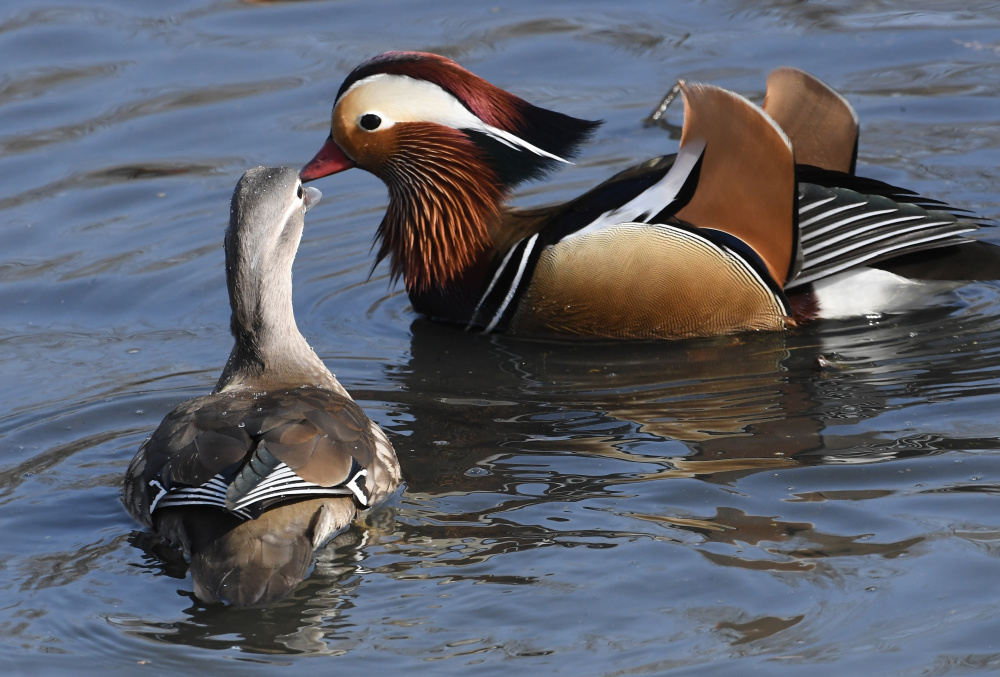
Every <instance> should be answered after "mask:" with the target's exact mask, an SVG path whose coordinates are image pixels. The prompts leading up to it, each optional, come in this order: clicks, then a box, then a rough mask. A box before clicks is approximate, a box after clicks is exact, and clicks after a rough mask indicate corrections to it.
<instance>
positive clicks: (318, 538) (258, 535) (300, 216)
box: [122, 167, 400, 606]
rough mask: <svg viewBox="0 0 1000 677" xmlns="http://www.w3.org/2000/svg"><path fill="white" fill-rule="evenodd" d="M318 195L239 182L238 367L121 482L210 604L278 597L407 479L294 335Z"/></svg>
mask: <svg viewBox="0 0 1000 677" xmlns="http://www.w3.org/2000/svg"><path fill="white" fill-rule="evenodd" d="M319 198H320V192H319V191H318V190H316V189H315V188H303V186H302V182H301V181H300V179H299V177H298V175H297V172H296V171H295V170H294V169H289V168H287V167H281V168H265V167H258V168H256V169H251V170H250V171H248V172H247V173H246V174H244V175H243V178H241V179H240V181H239V184H238V185H237V186H236V191H235V193H234V194H233V201H232V208H231V211H230V222H229V229H228V230H227V231H226V240H225V244H226V281H227V283H228V286H229V302H230V305H231V306H232V321H231V329H232V333H233V337H234V338H235V339H236V341H235V344H234V345H233V350H232V352H231V353H230V355H229V361H228V362H227V363H226V366H225V369H224V370H223V372H222V376H221V377H220V378H219V382H218V384H217V385H216V387H215V391H214V392H213V393H212V394H211V395H204V396H202V397H197V398H195V399H193V400H189V401H187V402H184V403H183V404H181V405H180V406H178V407H177V408H176V409H174V410H173V411H172V412H170V413H169V414H167V416H166V418H164V419H163V422H162V423H161V424H160V427H159V428H157V429H156V432H154V433H153V435H152V437H150V438H149V439H147V440H146V442H145V443H143V445H142V446H141V447H140V448H139V451H138V453H137V454H136V455H135V458H134V459H133V461H132V463H131V464H130V465H129V468H128V472H127V473H126V476H125V485H124V492H123V499H122V500H123V502H124V503H125V507H126V508H127V509H128V511H129V512H130V513H131V514H132V516H133V517H135V519H137V520H138V521H140V522H142V523H143V524H144V525H146V526H147V527H153V528H155V529H156V530H157V531H158V532H159V533H160V535H161V536H163V537H164V538H166V539H167V540H169V541H171V542H173V543H175V544H178V545H180V546H182V547H183V549H184V551H185V554H187V555H188V556H189V557H190V558H191V573H192V578H193V579H194V585H195V593H196V594H197V595H198V597H199V598H201V599H202V600H204V601H222V602H227V603H231V604H235V605H240V606H242V605H247V604H257V603H268V602H273V601H276V600H278V599H281V598H282V597H284V596H285V595H287V594H288V593H289V592H291V590H292V589H294V587H295V586H296V585H298V583H299V582H301V581H302V580H303V579H304V578H305V575H306V572H307V570H308V568H309V565H310V564H311V562H312V554H313V550H315V549H316V548H318V547H319V546H321V545H322V544H323V543H325V542H326V541H327V540H328V539H330V538H332V537H333V536H334V535H336V534H337V533H338V532H340V531H342V530H343V529H345V528H346V527H347V526H348V525H350V523H351V522H352V521H353V520H354V518H355V517H356V516H357V515H358V513H359V511H361V510H364V509H367V508H370V507H371V506H373V505H375V504H377V503H379V502H380V501H382V500H383V499H385V498H386V497H387V496H388V494H390V493H391V492H392V491H393V490H394V489H395V488H396V487H397V486H398V485H399V482H400V472H399V465H398V463H397V461H396V455H395V453H394V452H393V449H392V446H391V445H390V444H389V441H388V440H387V439H386V436H385V433H383V432H382V430H381V429H380V428H379V427H378V426H377V425H376V424H375V423H373V422H372V421H370V420H369V419H368V417H367V416H365V413H364V412H363V411H362V410H361V408H360V407H359V406H358V405H357V404H355V403H354V400H352V399H351V396H350V395H348V393H347V391H346V390H344V388H343V386H341V385H340V383H339V382H338V381H337V379H336V377H334V375H333V374H331V373H330V371H329V370H328V369H327V368H326V366H325V365H324V364H323V362H322V361H321V360H320V359H319V357H317V356H316V353H315V352H313V350H312V348H310V347H309V344H308V343H307V342H306V339H305V338H304V337H303V336H302V334H300V333H299V330H298V328H297V327H296V324H295V316H294V314H293V312H292V261H293V260H294V258H295V252H296V250H297V249H298V246H299V240H300V238H301V236H302V229H303V225H304V216H305V212H306V210H308V209H309V208H310V207H312V206H313V205H314V204H316V202H317V201H318V200H319Z"/></svg>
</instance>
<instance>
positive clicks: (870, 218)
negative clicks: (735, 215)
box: [785, 183, 978, 289]
mask: <svg viewBox="0 0 1000 677" xmlns="http://www.w3.org/2000/svg"><path fill="white" fill-rule="evenodd" d="M799 229H800V240H801V243H802V252H803V254H804V264H803V267H802V270H801V272H800V273H799V275H798V276H797V277H796V278H795V279H794V280H792V281H791V282H789V283H788V284H786V285H785V289H794V288H796V287H799V286H802V285H805V284H808V283H810V282H814V281H815V280H819V279H822V278H824V277H829V276H831V275H834V274H836V273H839V272H841V271H844V270H848V269H850V268H854V267H857V266H861V265H864V264H870V263H875V262H878V261H882V260H885V259H888V258H892V257H895V256H900V255H903V254H908V253H911V252H916V251H920V250H923V249H933V248H937V247H943V246H946V245H951V244H959V243H963V242H970V241H971V240H969V239H968V238H964V237H961V235H962V234H963V233H969V232H972V231H975V230H977V229H978V226H977V225H976V224H975V223H972V222H970V221H964V220H961V219H959V218H957V217H956V216H955V215H953V214H950V213H948V212H945V211H940V210H937V209H930V210H928V209H925V208H924V207H923V206H921V205H920V204H917V203H915V202H904V203H899V202H895V201H894V200H892V199H889V198H887V197H883V196H880V195H862V194H860V193H857V192H855V191H853V190H850V189H847V188H827V187H824V186H818V185H814V184H809V183H800V184H799Z"/></svg>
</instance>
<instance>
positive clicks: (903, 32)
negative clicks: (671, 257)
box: [0, 0, 1000, 676]
mask: <svg viewBox="0 0 1000 677" xmlns="http://www.w3.org/2000/svg"><path fill="white" fill-rule="evenodd" d="M386 49H421V50H430V51H436V52H439V53H443V54H445V55H447V56H450V57H452V58H455V59H457V60H458V61H460V62H461V63H462V64H463V65H465V66H467V67H468V68H470V69H472V70H473V71H475V72H476V73H478V74H480V75H482V76H484V77H486V78H488V79H489V80H491V81H493V82H494V83H496V84H498V85H499V86H501V87H504V88H506V89H509V90H511V91H513V92H515V93H517V94H519V95H521V96H524V97H525V98H527V99H529V100H531V101H534V102H536V103H539V104H541V105H545V106H548V107H551V108H555V109H558V110H561V111H564V112H567V113H570V114H573V115H578V116H581V117H600V118H602V119H604V120H606V124H605V126H604V127H602V128H601V130H600V131H599V132H598V133H597V135H596V136H595V138H594V141H593V143H591V144H590V145H589V146H588V147H587V148H586V149H585V151H584V152H583V153H582V154H581V156H580V158H579V159H578V161H577V164H576V165H575V166H574V167H571V168H567V169H564V170H562V171H561V172H560V173H558V174H556V175H555V176H554V177H552V178H551V180H549V181H546V182H544V183H539V184H533V185H530V186H528V187H527V188H525V189H524V190H522V191H521V192H520V193H519V195H518V198H517V201H518V202H519V203H520V204H541V203H547V202H551V201H556V200H560V199H565V198H568V197H570V196H572V195H575V194H577V193H579V192H581V191H582V190H584V189H586V188H587V187H589V186H591V185H593V184H595V183H597V182H598V181H600V180H601V179H603V178H605V177H606V176H608V175H609V174H611V173H613V172H614V171H616V170H618V169H621V168H623V167H625V166H627V165H629V164H630V163H633V162H636V161H640V160H643V159H645V158H647V157H649V156H652V155H655V154H662V153H666V152H672V151H673V150H674V149H675V148H676V143H677V140H676V133H675V134H671V133H669V132H668V131H665V130H664V129H660V128H646V127H643V125H642V124H641V120H642V118H643V117H644V116H645V115H647V114H648V113H649V111H650V110H651V108H652V107H653V106H654V105H655V104H656V103H657V102H658V101H659V98H660V96H661V95H662V94H663V92H665V91H666V89H668V88H669V87H670V86H671V85H672V84H673V82H674V80H675V79H676V78H678V77H685V78H688V79H690V80H696V81H704V82H710V83H713V84H717V85H721V86H724V87H727V88H730V89H733V90H735V91H738V92H740V93H742V94H744V95H746V96H748V97H750V98H752V99H755V100H758V101H759V100H760V98H761V97H762V95H763V87H764V80H765V77H766V75H767V73H768V72H769V71H770V70H771V69H772V68H774V67H776V66H779V65H794V66H798V67H801V68H804V69H806V70H809V71H811V72H813V73H815V74H817V75H818V76H820V77H822V78H823V79H824V80H826V81H827V82H829V83H830V84H831V85H833V86H834V87H836V88H837V89H838V90H840V91H841V92H843V93H844V94H845V96H847V97H848V98H849V99H850V101H851V102H852V103H853V104H854V106H855V107H856V108H857V110H858V112H859V114H860V117H861V122H862V136H861V148H860V154H859V170H860V171H861V172H862V173H864V174H866V175H869V176H873V177H875V178H879V179H882V180H886V181H890V182H894V183H897V184H900V185H904V186H907V187H910V188H913V189H915V190H918V191H920V192H923V193H925V194H928V195H930V196H933V197H937V198H939V199H944V200H947V201H949V202H951V203H953V204H955V205H957V206H960V207H964V208H967V209H971V210H974V211H975V212H977V213H979V214H981V215H982V216H984V217H987V218H996V217H998V216H1000V201H998V199H997V195H998V190H997V179H996V177H997V176H998V172H1000V170H998V165H1000V162H998V160H1000V99H998V95H1000V6H998V5H997V4H996V3H993V2H984V1H981V0H970V1H968V2H964V3H941V2H929V1H917V2H913V1H910V2H903V1H901V0H900V1H893V0H880V1H879V0H874V1H871V2H863V3H862V2H851V1H849V0H842V1H840V2H823V3H813V2H810V3H801V2H788V1H787V0H771V1H769V2H759V1H755V2H739V1H736V0H728V1H724V0H705V1H702V2H693V1H678V2H672V3H663V2H659V1H654V0H647V1H636V2H624V3H614V4H609V3H603V2H587V1H584V0H566V1H564V2H552V3H537V2H510V3H490V4H483V5H471V6H470V3H465V2H455V1H438V2H379V3H372V2H356V1H354V0H340V1H333V0H329V1H323V0H317V1H314V2H272V3H267V2H260V3H244V2H237V1H235V0H224V1H215V2H213V1H209V0H187V1H183V0H181V1H177V2H172V3H162V2H148V1H147V2H139V1H136V0H105V1H104V2H98V1H93V2H88V3H81V2H76V3H75V4H74V3H73V2H72V0H69V2H63V3H60V4H55V3H51V2H48V1H47V0H41V1H39V0H30V1H29V0H6V2H4V3H2V5H0V64H3V65H2V66H0V177H2V181H0V228H2V236H0V313H2V322H0V383H2V387H0V450H2V457H0V534H2V535H3V538H2V543H0V642H2V644H0V646H2V654H3V665H4V667H3V672H4V674H16V675H21V674H23V675H37V674H94V675H106V674H109V673H118V674H146V673H148V674H168V673H176V674H199V675H200V674H210V673H216V674H236V673H240V674H250V673H253V674H267V675H273V674H279V673H285V672H291V671H295V673H296V674H323V675H329V674H334V673H336V674H340V673H344V674H350V673H359V674H376V675H379V674H389V673H390V671H395V672H397V673H405V674H431V675H437V674H470V673H473V672H474V673H475V674H481V675H493V674H496V675H501V674H502V675H508V674H512V673H516V674H566V675H653V674H655V675H660V674H670V675H713V676H715V675H723V676H724V675H745V674H749V673H751V672H754V671H755V672H756V673H758V674H768V675H771V674H780V675H801V674H810V675H825V674H831V675H832V674H836V675H843V674H865V675H952V674H955V675H960V674H970V673H990V672H994V671H996V670H998V669H1000V605H998V603H997V599H996V595H995V593H994V590H995V587H996V586H995V582H996V581H997V580H998V578H1000V558H998V555H1000V519H998V517H997V515H998V514H1000V441H998V436H997V433H998V430H1000V422H998V418H997V411H998V410H1000V394H998V383H1000V380H998V377H1000V319H998V315H1000V298H998V287H997V285H995V284H973V285H968V286H966V287H963V288H961V289H959V290H958V291H956V292H955V293H953V294H950V295H948V296H946V297H944V298H943V299H941V300H940V304H939V305H938V306H937V307H935V308H930V309H927V310H923V311H920V312H914V313H910V314H907V315H900V316H893V317H884V318H870V319H859V320H857V321H853V322H824V323H817V324H814V325H811V326H808V327H804V328H801V329H798V330H795V331H792V332H789V333H787V334H755V335H747V336H739V337H730V338H723V339H714V340H703V341H686V342H679V343H672V344H655V343H654V344H641V343H640V344H614V343H599V344H588V345H579V344H573V343H564V342H541V341H524V340H516V339H512V338H509V337H503V336H500V337H481V336H473V335H469V334H465V333H462V332H458V331H455V330H454V329H452V328H449V327H441V326H436V325H432V324H429V323H427V322H425V321H422V320H420V319H418V318H417V317H416V316H415V315H414V313H413V312H412V310H411V309H410V308H409V303H408V301H407V299H406V296H405V294H404V293H403V292H402V291H401V290H400V289H399V288H398V287H395V286H393V285H390V284H389V279H388V274H387V270H386V268H385V267H384V266H380V267H378V268H376V269H375V271H374V273H373V274H372V275H371V277H370V278H369V270H370V267H371V262H372V254H371V252H370V246H371V240H372V237H373V234H374V231H375V227H376V226H377V224H378V222H379V220H380V218H381V215H382V212H383V210H384V208H385V202H386V194H385V189H384V187H383V186H382V184H381V183H380V182H379V181H378V180H376V179H375V178H373V177H371V176H369V175H367V174H364V173H363V172H360V171H358V172H348V173H346V174H343V175H339V176H337V177H334V178H331V179H324V180H322V181H320V182H319V186H320V187H321V189H322V190H323V191H324V193H325V197H324V200H323V203H322V204H321V205H320V207H319V208H317V209H316V210H314V211H311V212H310V213H309V216H308V223H307V228H306V233H305V238H304V241H303V244H302V247H301V249H300V252H299V257H298V259H297V262H296V268H295V303H296V311H297V314H298V318H299V325H300V327H301V329H302V330H303V332H304V333H305V334H306V336H307V337H308V338H309V339H310V341H311V342H312V343H313V345H314V346H315V347H316V349H317V351H318V352H319V354H320V355H321V356H322V357H323V358H324V359H325V361H326V362H327V364H328V365H329V366H330V367H331V369H333V370H334V371H335V373H337V375H338V377H339V378H340V380H341V381H342V382H343V384H344V385H345V386H346V387H347V388H348V389H349V390H350V391H351V392H353V393H354V394H355V397H356V398H357V399H358V400H359V402H361V404H362V405H363V406H364V407H365V408H366V410H367V411H368V412H369V414H370V415H371V416H372V417H373V418H374V419H375V420H377V421H378V422H379V423H380V424H381V425H382V426H383V427H384V428H385V429H386V430H387V431H389V434H390V436H391V439H392V441H393V443H394V445H395V447H396V449H397V452H398V455H399V459H400V462H401V464H402V467H403V472H404V476H405V480H406V485H405V487H404V488H403V489H402V490H401V491H400V492H398V493H397V494H396V496H394V497H393V499H392V500H390V502H389V503H388V504H387V505H386V506H384V507H383V508H381V509H379V510H376V511H375V512H373V513H372V514H371V515H370V516H369V518H368V519H367V521H366V522H365V523H364V524H362V525H358V526H356V527H354V528H352V529H351V530H349V531H347V532H346V533H344V534H343V535H341V536H340V537H338V539H337V540H336V541H335V542H334V543H332V544H331V545H330V546H329V547H327V548H325V549H324V550H323V551H321V552H320V554H319V557H318V562H317V565H316V568H315V570H314V571H313V573H312V574H311V575H310V577H309V578H308V579H307V580H306V582H304V583H303V584H302V586H301V587H300V588H299V589H298V590H297V591H296V593H295V594H294V595H293V596H292V597H291V598H289V599H288V600H286V601H285V602H283V603H281V604H278V605H275V606H273V607H270V608H267V609H263V610H261V609H251V610H233V609H225V608H218V607H214V606H209V607H206V606H204V605H202V604H200V603H199V602H197V601H196V600H195V599H194V598H193V596H192V594H191V582H190V578H189V577H187V576H186V571H185V564H184V562H183V560H182V559H180V558H178V556H177V554H176V553H173V552H172V551H170V550H168V549H166V548H164V547H163V546H161V545H158V543H157V541H156V539H155V538H154V537H152V536H151V535H150V534H148V533H146V532H144V531H142V530H140V529H138V525H137V524H135V523H134V522H133V521H132V520H131V519H130V518H129V516H128V515H127V514H126V513H125V511H124V509H123V508H122V507H121V505H120V503H119V502H118V492H119V484H120V478H121V475H122V473H123V471H124V469H125V467H126V465H127V463H128V461H129V459H131V457H132V455H133V454H134V453H135V450H136V448H137V447H138V445H139V444H140V443H141V442H142V440H143V439H145V437H146V436H147V435H148V434H149V433H150V432H151V431H152V430H153V429H154V428H155V426H156V425H157V423H158V422H159V420H160V419H161V418H162V417H163V415H164V414H166V413H167V412H168V411H169V410H170V409H171V408H172V407H174V406H175V405H176V404H178V403H179V402H181V401H183V400H184V399H187V398H189V397H192V396H195V395H198V394H202V393H205V392H207V391H209V390H210V389H211V387H212V386H213V384H214V382H215V380H216V378H217V376H218V373H219V371H220V370H221V367H222V364H223V362H224V360H225V357H226V355H227V354H228V351H229V347H230V340H231V339H230V337H229V335H228V307H227V304H226V295H225V285H224V276H223V261H222V246H221V245H222V234H223V230H224V228H225V224H226V222H227V219H228V203H229V197H230V195H231V193H232V189H233V186H234V185H235V182H236V180H237V178H238V177H239V176H240V174H241V173H242V172H243V171H244V170H245V169H246V168H247V167H249V166H252V165H255V164H289V165H292V166H300V165H301V164H303V163H304V162H305V161H306V160H308V159H309V158H310V157H311V156H312V154H313V153H314V152H315V151H316V150H317V149H318V147H319V145H320V144H321V143H322V140H323V139H324V138H325V136H326V134H327V129H328V118H329V111H330V105H331V103H332V98H333V95H334V94H335V92H336V90H337V88H338V87H339V84H340V82H341V81H342V79H343V77H344V76H345V75H346V73H347V72H348V71H349V70H350V69H351V68H352V67H353V66H354V65H356V64H357V63H358V62H360V61H361V60H363V59H365V58H367V57H370V56H372V55H374V54H377V53H379V52H381V51H384V50H386ZM680 115H681V109H680V108H679V107H675V108H673V109H671V111H670V113H669V115H668V121H669V122H670V123H672V124H674V125H678V124H680V122H681V118H680ZM672 137H673V138H672ZM985 237H986V238H987V239H989V240H992V241H993V242H998V243H1000V235H998V233H997V231H996V230H995V229H989V230H987V231H986V233H985ZM820 355H822V356H824V357H825V358H827V359H828V360H829V361H830V362H832V366H829V367H822V366H819V364H818V359H817V358H818V356H820Z"/></svg>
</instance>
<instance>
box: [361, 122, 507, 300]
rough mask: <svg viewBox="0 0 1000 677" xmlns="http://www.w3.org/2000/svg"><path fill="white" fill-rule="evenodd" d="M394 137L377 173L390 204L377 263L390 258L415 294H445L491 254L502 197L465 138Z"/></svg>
mask: <svg viewBox="0 0 1000 677" xmlns="http://www.w3.org/2000/svg"><path fill="white" fill-rule="evenodd" d="M396 130H397V136H396V139H395V141H396V143H395V144H394V146H395V148H394V152H393V153H391V154H389V155H388V156H387V160H386V162H385V165H384V166H383V167H381V168H380V171H377V172H376V173H377V174H378V175H379V178H381V179H382V180H383V181H385V183H386V185H387V186H388V188H389V196H390V200H389V208H388V210H387V211H386V215H385V218H384V219H383V221H382V224H381V225H380V226H379V231H378V237H379V238H381V240H382V244H381V247H380V248H379V253H378V260H381V259H383V258H385V257H386V256H390V257H391V269H392V274H393V276H394V277H398V276H399V275H402V277H403V281H404V283H405V285H406V288H407V290H408V291H410V292H418V293H419V292H422V291H426V290H427V289H429V288H430V287H432V286H438V287H442V288H444V287H446V286H447V285H448V283H450V282H451V281H453V280H454V279H455V278H457V277H459V276H460V275H461V274H462V272H463V271H464V270H465V269H467V268H468V267H470V266H473V265H475V263H476V262H477V261H478V260H479V259H480V258H481V257H482V256H483V255H484V254H485V253H487V252H489V251H490V249H491V247H492V242H491V240H490V236H489V227H490V225H491V224H493V223H495V222H496V221H497V220H498V219H499V218H500V203H501V201H502V200H503V198H504V197H505V195H504V191H503V189H502V187H501V185H500V183H499V181H498V180H497V177H496V174H495V172H494V171H493V170H492V169H491V167H490V166H489V164H488V163H487V162H486V160H485V158H483V157H482V153H481V152H480V150H479V149H478V148H477V147H476V145H475V144H474V143H472V142H471V141H470V140H469V139H468V137H466V135H465V134H463V133H462V132H459V131H457V130H454V129H450V128H447V127H442V126H440V125H431V124H416V123H414V124H399V125H397V126H396Z"/></svg>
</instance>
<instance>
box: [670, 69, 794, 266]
mask: <svg viewBox="0 0 1000 677" xmlns="http://www.w3.org/2000/svg"><path fill="white" fill-rule="evenodd" d="M681 90H682V91H683V93H684V130H683V132H682V134H681V147H683V146H684V145H685V144H686V143H690V142H692V141H695V140H697V139H702V140H704V141H705V142H706V147H705V152H704V156H703V158H702V167H701V174H700V176H699V179H698V186H697V189H696V190H695V193H694V196H693V197H692V198H691V201H690V202H689V203H688V204H687V205H686V206H685V207H684V208H683V209H681V210H680V211H679V212H678V213H677V217H678V218H680V219H683V220H684V221H687V222H688V223H692V224H694V225H695V226H698V227H699V228H715V229H717V230H721V231H723V232H726V233H730V234H732V235H735V236H736V237H738V238H740V239H741V240H742V241H744V242H746V243H747V244H748V245H750V246H751V247H752V248H753V250H754V251H755V252H757V254H758V255H759V256H760V257H761V258H762V259H763V260H764V263H765V265H766V266H767V268H768V271H769V272H770V273H771V276H772V277H773V278H774V280H775V281H776V282H777V283H778V284H784V282H785V280H786V277H787V275H788V271H789V269H790V264H791V261H792V257H793V255H794V252H793V249H794V244H795V241H796V240H795V233H794V229H795V199H796V198H795V190H796V188H795V166H794V160H793V158H792V149H791V148H790V146H789V144H788V141H787V140H786V139H785V138H784V137H783V136H782V133H781V131H780V130H779V129H778V128H777V127H776V126H775V125H774V124H772V121H771V120H770V119H769V118H768V117H767V115H765V114H764V113H763V112H762V111H761V110H760V109H759V108H757V107H756V106H754V105H753V104H752V103H750V102H749V101H747V100H746V99H744V98H743V97H740V96H738V95H736V94H733V93H732V92H728V91H726V90H724V89H720V88H718V87H712V86H709V85H694V84H687V83H685V84H683V86H682V88H681Z"/></svg>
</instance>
